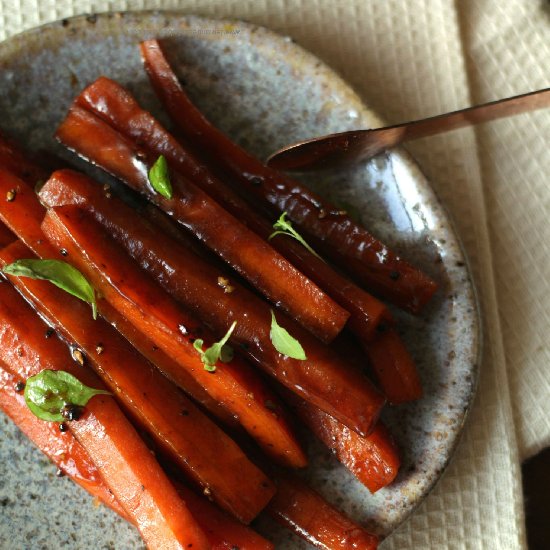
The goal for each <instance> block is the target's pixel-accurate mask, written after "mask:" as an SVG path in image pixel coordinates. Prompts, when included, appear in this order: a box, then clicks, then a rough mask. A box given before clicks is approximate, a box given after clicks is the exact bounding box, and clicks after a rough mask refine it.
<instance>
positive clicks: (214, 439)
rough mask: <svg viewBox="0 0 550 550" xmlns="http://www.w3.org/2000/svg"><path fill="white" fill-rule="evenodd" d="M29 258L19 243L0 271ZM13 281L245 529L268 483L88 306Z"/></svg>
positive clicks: (3, 257)
mask: <svg viewBox="0 0 550 550" xmlns="http://www.w3.org/2000/svg"><path fill="white" fill-rule="evenodd" d="M30 256H32V254H31V253H30V251H29V250H28V248H27V247H25V246H24V245H23V244H22V243H19V242H18V243H14V244H12V245H10V246H9V247H8V248H6V249H4V250H2V251H0V265H6V264H9V263H12V262H14V261H16V260H20V259H23V258H29V257H30ZM12 280H13V283H14V285H15V286H16V288H17V289H18V290H19V291H20V292H21V294H22V295H23V296H24V297H25V298H26V299H27V300H29V301H30V302H31V303H32V304H33V305H34V307H35V308H36V309H37V311H38V312H39V313H40V315H42V316H43V317H45V318H46V319H48V321H49V322H50V323H51V325H52V326H54V327H55V328H56V329H57V330H59V332H60V333H61V334H62V335H63V336H64V337H65V338H66V339H67V340H68V341H69V342H72V343H74V344H75V345H76V346H78V349H79V350H80V352H81V353H83V354H84V357H85V360H86V361H89V362H90V363H91V365H92V366H93V367H94V369H95V370H96V371H97V372H98V374H99V375H100V377H101V378H102V379H103V381H104V382H105V384H106V385H107V387H108V388H109V389H110V390H111V391H112V392H113V393H114V394H115V395H117V396H118V398H119V401H120V403H121V405H122V406H123V407H124V409H125V410H126V412H127V413H128V414H129V415H130V416H131V417H132V418H133V419H134V420H135V421H136V422H137V424H138V425H139V426H141V427H142V428H143V429H145V430H146V431H147V432H148V433H149V434H150V436H152V437H153V439H154V441H155V442H156V444H157V446H158V448H159V449H160V450H162V451H163V452H164V453H165V454H167V455H169V456H170V457H171V458H172V459H173V460H174V461H175V463H176V464H177V465H178V466H179V467H180V468H181V470H182V471H183V472H184V473H185V475H186V476H187V477H188V478H189V479H191V480H192V481H193V482H194V483H196V484H197V485H198V486H199V487H201V489H204V490H208V491H209V492H210V493H211V495H212V498H213V500H214V501H215V502H217V503H218V504H219V505H220V506H221V507H222V508H224V509H225V510H227V511H228V512H230V513H231V514H233V515H234V516H235V517H237V518H239V519H240V520H241V521H244V522H249V521H251V520H252V519H254V518H255V517H256V516H257V515H258V514H259V513H260V511H261V510H262V508H263V507H264V506H265V505H266V504H267V500H268V499H269V497H270V495H269V494H266V493H267V492H266V490H265V487H264V485H265V484H266V483H268V480H267V478H266V477H265V475H264V474H263V473H262V472H261V471H260V470H259V469H258V468H257V467H256V466H255V465H254V464H252V462H250V460H248V458H247V457H246V455H245V454H244V453H243V452H242V451H241V449H239V447H238V446H237V445H236V444H235V443H234V442H233V441H232V440H231V439H230V438H229V436H227V435H226V434H225V433H224V432H223V431H222V430H221V429H220V428H218V426H217V425H216V424H214V423H213V422H212V421H211V420H210V419H209V418H207V417H206V416H205V415H204V414H203V413H202V412H201V411H200V410H199V409H198V408H197V407H196V406H195V405H194V404H193V402H192V401H190V400H189V399H187V398H186V397H185V396H184V395H183V394H182V393H181V392H180V391H179V390H178V389H177V388H176V387H175V386H174V385H173V384H172V383H170V382H169V381H168V380H167V379H166V378H164V376H162V374H161V373H160V372H159V371H158V370H157V369H155V368H154V367H153V366H152V365H151V364H149V363H148V362H147V361H145V359H144V358H143V357H142V356H141V355H139V354H138V353H136V352H135V350H133V349H132V347H131V346H130V345H129V344H128V342H127V341H126V340H125V339H124V338H123V337H122V336H120V335H119V334H118V333H117V332H116V331H114V330H113V329H112V327H110V326H109V325H108V324H107V323H106V322H104V321H103V320H102V319H98V320H95V321H94V319H93V318H92V316H91V315H90V311H89V307H88V306H87V305H86V304H85V303H84V302H81V301H80V300H78V299H75V298H73V297H72V296H67V294H66V293H65V292H64V291H62V290H60V289H58V288H56V287H54V286H53V285H51V284H49V283H47V282H45V281H39V280H33V279H28V278H12ZM100 311H101V307H100ZM130 365H131V367H130ZM266 499H267V500H266Z"/></svg>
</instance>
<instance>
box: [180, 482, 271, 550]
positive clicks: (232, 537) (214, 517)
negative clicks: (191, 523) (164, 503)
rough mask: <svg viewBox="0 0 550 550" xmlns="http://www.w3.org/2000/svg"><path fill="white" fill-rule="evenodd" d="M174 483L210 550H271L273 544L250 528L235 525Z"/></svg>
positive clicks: (219, 512)
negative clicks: (205, 538)
mask: <svg viewBox="0 0 550 550" xmlns="http://www.w3.org/2000/svg"><path fill="white" fill-rule="evenodd" d="M174 483H175V486H176V489H177V491H178V493H179V494H180V495H181V497H182V498H183V500H184V501H185V502H186V504H187V505H188V506H189V509H190V510H191V511H192V512H193V516H194V517H196V518H197V522H198V523H199V525H200V526H201V529H202V530H203V531H204V533H205V535H206V536H207V538H208V540H209V541H210V544H211V545H212V550H234V549H236V548H238V549H239V550H273V548H274V546H273V544H271V543H270V542H269V541H267V540H266V539H264V538H263V537H261V536H260V535H258V533H256V532H255V531H253V530H252V529H251V528H250V527H247V526H246V525H243V524H242V523H237V522H236V521H235V520H234V519H232V518H231V517H229V516H228V515H227V514H225V513H223V512H222V511H221V510H219V509H218V508H216V506H213V505H212V504H211V503H210V502H208V500H206V499H205V498H203V497H200V496H198V495H196V494H195V493H194V492H193V491H191V490H190V489H188V488H187V487H186V486H185V485H183V484H181V483H178V482H177V481H176V482H174Z"/></svg>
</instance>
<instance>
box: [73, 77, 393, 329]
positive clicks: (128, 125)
mask: <svg viewBox="0 0 550 550" xmlns="http://www.w3.org/2000/svg"><path fill="white" fill-rule="evenodd" d="M75 103H76V104H77V105H79V106H80V107H82V108H84V109H87V110H89V111H91V112H92V113H94V114H95V115H97V116H98V117H100V118H101V119H102V120H104V121H105V122H107V123H108V124H110V125H111V126H112V127H113V128H115V129H116V130H117V131H119V132H121V133H122V134H124V135H125V136H126V137H128V138H130V139H132V140H134V141H136V142H138V143H140V144H142V146H143V147H144V148H146V149H147V151H148V153H149V154H154V155H161V154H162V155H164V156H165V157H166V158H167V160H168V162H169V164H170V165H171V166H172V167H174V168H175V169H177V170H178V171H179V172H180V173H181V174H182V176H184V177H186V178H189V179H192V180H193V182H195V183H196V184H197V185H198V186H199V187H200V188H201V189H202V190H203V191H205V192H206V193H208V194H209V195H210V196H211V197H212V198H213V199H214V200H215V201H216V202H218V203H219V204H220V205H221V206H223V207H224V208H225V209H226V210H227V211H228V212H230V213H231V214H233V216H235V217H236V218H237V219H238V220H241V221H242V222H243V223H245V224H246V225H247V227H248V228H250V229H251V230H252V231H254V232H255V233H256V234H257V235H259V236H260V237H262V238H263V239H264V240H267V239H268V238H269V236H270V235H271V234H272V233H273V227H272V224H271V223H269V222H268V221H267V220H266V219H265V218H264V217H263V216H261V215H260V214H259V213H258V212H257V211H256V210H254V209H253V208H252V207H251V206H249V205H248V203H247V202H245V201H244V200H243V199H241V198H240V197H239V196H238V195H237V194H236V193H235V192H234V191H233V190H232V189H231V188H230V187H229V186H228V185H226V184H225V183H223V182H222V180H220V179H218V178H216V176H214V175H213V174H212V173H211V171H210V170H209V168H208V166H207V165H205V164H203V163H202V162H201V161H200V160H198V159H197V158H196V157H194V156H193V154H192V153H191V152H189V151H188V150H187V149H186V148H185V147H184V146H183V145H182V144H181V143H179V142H178V141H177V140H176V139H175V138H174V137H173V136H172V135H171V134H170V133H169V132H168V131H167V130H165V129H164V128H163V127H162V125H161V124H160V123H159V122H158V121H157V120H156V119H155V118H154V117H153V116H152V115H151V114H150V113H149V112H147V111H145V110H143V109H141V107H140V106H139V104H138V103H137V101H136V100H135V99H134V98H133V97H132V95H131V94H130V93H129V92H128V91H127V90H125V89H124V88H123V87H122V86H120V85H119V84H117V83H116V82H114V81H112V80H110V79H108V78H106V77H100V78H98V79H97V80H96V81H95V82H94V83H92V84H90V85H89V86H88V87H87V88H85V89H84V91H83V92H82V93H81V94H80V95H79V96H78V98H77V99H76V101H75ZM153 215H154V214H153ZM157 219H158V215H157ZM160 221H161V223H162V222H163V220H160ZM165 225H166V224H165ZM270 243H271V245H272V246H273V248H275V249H276V250H278V251H279V252H280V253H281V254H282V255H283V256H285V258H287V259H288V260H289V261H290V262H291V263H292V264H293V265H295V266H296V267H297V268H298V269H299V270H300V271H301V272H302V273H304V274H305V275H306V276H307V277H309V278H310V279H311V280H312V281H314V282H315V283H316V284H318V285H319V286H320V288H322V289H323V290H324V291H325V292H326V293H327V294H328V295H329V296H331V298H333V299H334V300H335V301H336V302H337V303H338V304H340V306H342V307H343V308H344V309H346V310H347V311H349V312H350V320H349V322H348V326H350V328H352V330H353V331H354V332H355V333H356V334H357V335H358V336H359V337H360V338H363V339H365V340H370V339H371V338H372V337H373V335H374V334H375V333H374V331H375V329H376V327H377V326H378V324H379V323H380V321H381V320H382V319H384V320H386V321H388V320H390V319H391V316H390V313H389V311H388V310H387V308H386V306H385V305H384V304H383V303H382V302H380V301H379V300H377V299H376V298H374V297H373V296H371V295H370V294H368V293H367V292H365V291H364V290H362V289H361V288H359V287H358V286H357V285H355V284H353V283H352V282H351V281H349V280H348V279H346V278H345V277H343V276H342V275H340V274H339V273H338V272H337V271H335V270H334V269H333V268H332V267H330V265H329V264H327V263H326V262H324V261H323V260H321V259H320V258H318V257H317V256H315V255H314V254H312V253H311V252H310V251H309V250H307V249H306V248H305V247H304V246H303V245H301V244H300V243H298V242H297V241H295V240H294V239H289V238H288V237H287V238H285V237H279V238H275V239H273V240H271V241H270Z"/></svg>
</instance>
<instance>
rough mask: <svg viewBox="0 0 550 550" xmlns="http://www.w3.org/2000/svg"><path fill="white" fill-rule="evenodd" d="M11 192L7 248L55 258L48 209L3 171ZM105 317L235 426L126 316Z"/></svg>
mask: <svg viewBox="0 0 550 550" xmlns="http://www.w3.org/2000/svg"><path fill="white" fill-rule="evenodd" d="M9 189H17V195H16V199H15V200H14V201H12V202H11V203H5V204H0V220H2V221H3V222H4V223H5V224H6V225H7V226H9V227H10V228H11V229H12V230H13V232H14V233H15V234H16V236H13V238H9V235H8V234H7V233H6V235H5V238H4V240H3V241H2V237H0V241H1V242H2V244H3V245H7V244H8V243H9V242H12V241H14V240H16V238H17V237H19V238H20V239H21V240H22V241H23V242H24V243H25V244H26V245H27V246H28V247H29V248H30V249H31V250H32V251H33V252H34V253H35V254H37V255H38V256H40V257H44V256H51V255H52V254H54V253H55V251H53V249H52V248H51V245H50V244H49V243H48V242H47V241H46V240H45V238H44V234H43V233H42V229H41V228H40V224H41V223H42V219H43V218H44V214H45V210H44V208H43V206H42V205H41V204H40V202H39V201H38V198H37V196H36V194H35V193H34V192H33V190H32V188H30V187H29V186H28V185H27V184H26V183H25V182H24V181H23V180H21V179H20V178H18V177H17V176H15V175H14V174H13V173H11V172H9V171H7V170H3V169H2V168H0V196H1V195H2V194H3V193H4V192H6V193H7V192H8V191H9ZM0 231H2V232H6V231H8V229H7V227H6V226H4V225H2V224H0ZM102 307H103V311H102V315H103V316H104V317H106V318H107V320H108V321H109V322H110V323H111V324H113V325H114V326H115V327H116V329H117V330H118V331H119V332H120V333H121V334H122V335H123V336H124V337H125V338H126V339H127V340H129V341H130V343H131V344H132V345H133V346H134V347H136V348H137V349H138V351H139V352H140V353H141V354H142V355H144V356H145V357H146V358H147V359H148V360H149V361H151V362H152V363H153V364H155V365H156V366H157V367H158V368H159V369H160V370H161V371H163V372H164V373H167V372H170V373H172V374H173V376H172V381H173V382H174V383H175V384H177V385H178V386H180V388H181V389H182V390H183V391H185V392H186V393H187V394H188V395H189V396H190V397H192V398H193V399H194V400H195V401H197V402H198V403H200V404H201V405H202V406H203V407H205V408H206V409H207V410H208V411H209V412H210V413H212V414H213V415H214V416H215V417H216V418H218V419H220V420H222V422H224V424H226V425H227V426H230V427H235V426H236V422H235V419H234V417H233V416H232V415H231V414H230V413H229V412H228V411H226V410H225V409H224V408H223V407H222V406H221V405H219V404H218V403H217V402H216V401H214V400H213V399H212V398H211V397H210V396H209V395H208V393H207V392H206V391H205V390H204V389H203V388H202V387H201V386H200V385H199V384H198V383H197V382H196V381H195V380H194V378H193V377H192V376H190V375H189V374H188V373H187V372H185V371H182V370H181V369H175V368H174V366H173V365H171V366H167V364H168V363H173V360H171V359H170V357H169V356H168V355H166V354H165V353H164V352H162V351H161V350H159V349H158V348H157V347H156V346H155V345H154V344H152V343H151V342H150V340H149V339H148V338H147V337H145V336H144V335H142V334H139V336H138V333H137V332H136V330H135V329H134V328H133V327H132V325H131V324H130V323H128V322H127V321H126V319H124V318H123V317H121V316H120V315H117V314H116V311H115V310H114V309H113V308H109V307H108V304H106V303H105V302H103V304H102Z"/></svg>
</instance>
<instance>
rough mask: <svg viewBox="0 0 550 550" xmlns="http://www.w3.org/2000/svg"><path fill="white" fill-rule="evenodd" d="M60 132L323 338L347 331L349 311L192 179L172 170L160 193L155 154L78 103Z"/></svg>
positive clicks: (61, 137)
mask: <svg viewBox="0 0 550 550" xmlns="http://www.w3.org/2000/svg"><path fill="white" fill-rule="evenodd" d="M56 135H57V138H58V139H59V140H60V141H61V142H62V143H64V144H65V145H66V146H68V147H69V148H70V149H73V150H75V151H77V152H78V153H79V154H80V155H81V156H83V157H85V158H87V159H88V160H90V161H91V162H93V163H95V164H97V165H98V166H100V167H101V168H103V169H104V170H106V171H108V172H110V173H111V174H113V175H115V176H116V177H118V178H120V179H121V180H122V181H123V182H124V183H126V184H127V185H128V186H130V187H131V188H132V189H135V190H136V191H138V192H140V193H142V194H143V195H145V196H146V197H148V198H149V200H151V202H153V203H154V204H156V205H157V206H159V207H160V208H162V209H163V210H164V211H165V212H167V213H169V214H170V215H171V216H173V217H174V219H176V220H177V221H178V222H179V223H181V224H182V225H183V226H185V227H186V228H187V229H189V230H190V231H191V232H192V233H193V234H194V235H196V237H197V238H198V239H199V240H201V241H202V242H203V243H204V244H205V245H206V246H207V247H208V248H210V249H211V250H213V251H214V252H216V253H217V254H218V255H219V256H220V257H221V258H223V260H224V261H225V262H227V263H228V264H229V265H230V266H231V267H233V268H234V269H235V270H236V271H238V272H239V273H240V274H241V275H242V276H243V277H244V278H245V279H247V280H248V281H249V282H250V283H251V284H252V285H253V286H254V287H256V288H257V289H258V290H259V292H260V293H262V294H263V295H264V296H266V297H267V298H268V299H269V300H270V301H272V302H273V303H274V304H277V305H278V306H280V307H282V308H283V309H285V310H286V311H288V312H289V313H290V314H291V315H292V316H293V317H294V318H296V319H297V320H298V321H299V322H300V323H301V324H302V325H303V326H304V327H305V328H307V329H308V330H310V331H311V332H312V333H313V334H315V335H316V336H318V337H319V338H320V339H322V340H323V341H326V342H329V341H330V340H332V339H333V338H334V337H335V336H336V335H337V334H338V333H339V332H340V331H341V330H342V328H343V327H344V325H345V323H346V321H347V320H348V317H349V313H348V312H347V311H345V310H344V309H342V308H341V307H340V306H339V305H338V304H337V303H336V302H334V301H333V300H332V299H331V298H330V297H329V296H327V295H326V294H325V293H324V292H323V291H322V290H321V289H320V288H319V287H318V286H317V285H316V284H315V283H313V282H312V281H311V280H310V279H308V278H307V277H306V276H305V275H303V274H302V273H301V272H300V271H298V270H297V269H296V268H295V267H294V266H293V265H292V264H291V263H290V262H288V261H287V260H286V259H285V258H284V257H283V256H281V255H280V254H279V253H278V252H276V251H275V250H274V249H273V248H272V247H271V245H270V244H268V243H267V242H265V241H264V240H263V239H261V238H260V237H259V236H258V235H256V233H254V232H253V231H251V230H250V229H248V228H247V227H246V226H245V225H243V224H242V223H241V222H240V221H239V220H237V219H236V218H235V217H234V216H232V215H231V214H230V213H229V212H227V211H226V210H224V209H223V208H222V207H221V206H220V205H219V204H218V203H217V202H216V201H214V200H213V199H212V198H211V197H210V196H209V195H208V194H206V193H205V192H204V191H202V189H200V188H199V187H198V186H196V185H195V184H194V183H193V182H192V181H190V180H187V179H185V178H183V177H181V176H180V175H179V174H178V173H177V172H176V173H174V172H172V173H171V174H170V181H171V185H172V187H173V196H172V198H171V199H167V198H165V197H163V196H162V195H161V194H160V193H157V192H155V191H154V190H153V188H152V187H151V184H150V183H149V179H148V170H149V168H150V167H151V166H152V165H153V164H154V162H155V160H156V156H154V155H151V154H148V153H147V151H146V150H145V149H142V148H141V149H140V148H139V147H138V146H137V145H136V144H135V143H134V142H133V141H131V140H128V139H127V138H125V137H124V136H123V135H122V134H120V133H119V132H117V131H116V130H114V129H113V128H112V127H111V126H109V125H108V124H106V123H105V122H103V121H102V120H101V119H100V118H98V117H96V116H95V115H93V114H92V113H90V112H88V111H85V110H83V109H81V108H80V107H78V106H74V107H72V108H71V110H70V112H69V114H68V116H67V118H66V119H65V121H64V122H63V123H62V124H61V126H60V127H59V128H58V130H57V133H56Z"/></svg>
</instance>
